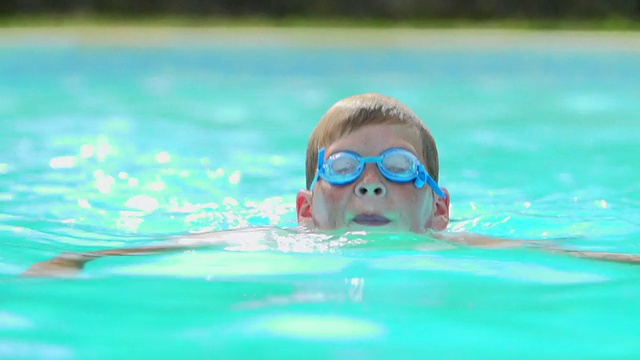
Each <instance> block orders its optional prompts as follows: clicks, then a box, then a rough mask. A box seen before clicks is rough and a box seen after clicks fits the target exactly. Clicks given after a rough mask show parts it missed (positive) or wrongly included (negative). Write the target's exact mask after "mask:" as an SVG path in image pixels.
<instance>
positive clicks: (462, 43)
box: [0, 26, 640, 52]
mask: <svg viewBox="0 0 640 360" xmlns="http://www.w3.org/2000/svg"><path fill="white" fill-rule="evenodd" d="M182 45H189V46H215V45H225V46H238V47H242V46H246V47H264V46H270V45H276V46H277V45H286V46H297V47H314V48H317V47H352V48H372V47H389V48H402V49H410V48H416V49H430V48H464V49H474V48H478V49H485V50H486V49H487V48H505V47H507V48H528V49H530V48H534V49H535V48H539V49H557V50H589V51H594V50H595V51H603V52H606V51H613V50H615V51H632V52H640V32H613V31H610V32H609V31H607V32H594V31H532V30H488V29H437V30H431V29H406V28H397V29H361V28H355V29H354V28H295V27H294V28H276V27H264V28H261V27H243V28H236V27H232V28H223V27H215V28H188V27H169V26H166V27H136V26H112V27H108V26H86V27H33V28H29V27H13V28H12V27H6V28H0V47H15V46H132V47H147V46H152V47H155V46H159V47H163V46H182Z"/></svg>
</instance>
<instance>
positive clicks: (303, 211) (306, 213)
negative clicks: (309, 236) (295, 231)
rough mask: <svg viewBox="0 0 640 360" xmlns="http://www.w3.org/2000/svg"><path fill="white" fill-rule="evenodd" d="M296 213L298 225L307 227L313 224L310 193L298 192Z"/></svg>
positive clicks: (305, 191)
mask: <svg viewBox="0 0 640 360" xmlns="http://www.w3.org/2000/svg"><path fill="white" fill-rule="evenodd" d="M296 212H297V213H298V224H299V225H309V224H311V223H312V222H313V218H312V217H311V191H309V190H300V191H298V196H296Z"/></svg>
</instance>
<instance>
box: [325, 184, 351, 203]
mask: <svg viewBox="0 0 640 360" xmlns="http://www.w3.org/2000/svg"><path fill="white" fill-rule="evenodd" d="M351 188H352V187H351V186H326V187H323V188H322V192H321V193H320V194H319V195H320V197H321V198H322V200H323V202H324V203H325V204H326V205H327V206H329V207H331V206H336V205H341V204H343V203H346V202H347V201H348V198H349V197H348V195H349V193H350V192H351V191H353V190H351Z"/></svg>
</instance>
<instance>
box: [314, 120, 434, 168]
mask: <svg viewBox="0 0 640 360" xmlns="http://www.w3.org/2000/svg"><path fill="white" fill-rule="evenodd" d="M392 147H400V148H404V149H407V150H409V151H411V152H413V153H414V154H415V155H417V156H418V157H419V158H421V159H422V156H421V153H422V143H421V139H420V135H419V134H418V131H417V130H416V129H414V128H413V127H411V126H409V125H406V124H376V125H366V126H363V127H361V128H359V129H356V130H354V131H352V132H350V133H347V134H345V135H343V136H341V137H340V138H338V139H337V140H336V141H334V142H333V143H331V144H329V145H328V146H326V149H327V155H330V154H332V153H334V152H336V151H344V150H350V151H355V152H356V153H358V154H360V155H363V156H377V155H379V154H380V153H382V152H383V151H385V150H387V149H389V148H392ZM422 160H424V159H422Z"/></svg>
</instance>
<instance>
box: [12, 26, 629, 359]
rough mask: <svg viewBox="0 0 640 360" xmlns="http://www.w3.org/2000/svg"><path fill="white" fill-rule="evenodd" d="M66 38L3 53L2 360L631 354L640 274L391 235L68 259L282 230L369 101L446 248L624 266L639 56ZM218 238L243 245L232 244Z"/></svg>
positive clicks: (283, 234)
mask: <svg viewBox="0 0 640 360" xmlns="http://www.w3.org/2000/svg"><path fill="white" fill-rule="evenodd" d="M188 40H189V39H175V40H174V41H171V42H167V43H164V44H156V43H154V44H152V45H151V46H133V45H131V44H123V45H118V44H102V45H100V44H97V45H90V46H87V45H86V44H79V43H75V42H74V41H69V40H68V39H67V38H63V39H56V38H53V39H50V38H45V39H44V40H42V41H30V42H26V43H20V42H18V41H6V38H5V40H4V42H3V43H2V46H1V47H0V125H1V130H0V358H12V359H39V358H43V359H93V358H95V359H102V358H114V359H115V358H220V359H253V358H265V359H281V358H301V357H304V358H309V359H316V358H317V359H388V358H405V359H424V358H428V357H436V358H452V359H467V358H515V357H518V358H604V357H615V358H636V357H638V356H640V334H638V318H640V302H639V300H640V287H638V285H637V284H638V281H639V280H640V266H634V265H625V264H615V263H607V262H599V261H591V260H584V259H576V258H571V257H568V256H563V255H555V254H548V253H542V252H537V251H535V250H531V249H503V250H480V249H469V248H464V247H459V246H452V245H448V244H444V243H439V242H436V241H434V240H432V239H428V238H421V237H418V236H411V235H400V236H388V235H387V236H384V235H379V234H378V235H376V234H357V233H356V234H346V235H344V236H333V237H328V236H327V237H323V236H313V235H304V236H303V235H293V234H291V233H289V232H287V231H285V230H277V229H274V230H273V231H272V232H270V233H269V234H268V236H267V237H265V238H264V239H262V240H260V242H261V244H263V247H262V248H261V249H259V250H256V249H243V248H235V249H232V248H224V247H212V248H205V249H201V250H197V251H191V252H185V253H178V254H170V255H154V256H132V257H119V258H108V259H101V260H98V261H96V262H94V263H91V264H89V265H88V266H87V269H86V271H85V272H84V274H83V275H82V276H81V277H80V278H77V279H25V278H21V277H19V276H18V275H19V274H20V273H21V272H22V271H24V270H25V269H26V268H27V267H28V266H29V265H30V264H32V263H34V262H37V261H42V260H45V259H48V258H51V257H54V256H55V255H56V254H58V253H60V252H63V251H90V250H98V249H110V248H118V247H133V246H140V245H150V244H158V243H161V242H162V241H163V240H164V239H167V238H169V237H171V236H174V235H181V234H186V233H189V232H200V231H206V230H222V229H232V228H241V227H247V226H265V225H275V226H277V227H283V228H287V227H292V226H295V211H294V210H295V209H294V205H293V204H294V196H295V193H296V192H297V190H298V189H300V188H301V187H302V186H304V150H305V146H306V141H307V138H308V136H309V134H310V132H311V130H312V129H313V127H314V126H315V123H316V121H317V120H318V119H319V118H320V116H321V115H322V114H323V112H324V111H325V110H326V109H327V108H328V107H329V106H331V105H332V104H333V103H334V102H335V101H337V100H338V99H340V98H342V97H345V96H349V95H353V94H356V93H361V92H370V91H377V92H382V93H385V94H388V95H391V96H394V97H397V98H399V99H400V100H402V101H403V102H405V103H407V104H408V105H409V106H410V107H412V108H413V109H414V110H415V111H416V112H417V113H418V114H419V115H420V116H421V117H422V118H423V119H424V120H425V121H426V123H427V124H428V125H429V126H430V128H431V129H432V131H433V132H434V134H435V136H436V139H437V141H438V144H439V149H440V154H441V181H440V183H441V184H442V185H444V186H446V187H447V188H448V189H449V191H450V192H451V194H452V219H453V221H452V223H451V225H450V231H470V232H476V233H482V234H487V235H493V236H503V237H509V238H512V239H517V240H521V239H532V240H540V241H547V242H551V243H555V244H557V245H558V246H562V247H565V248H569V249H580V250H592V251H610V252H627V253H636V254H637V253H640V245H639V244H640V220H638V219H639V215H640V210H639V205H640V170H638V154H640V135H639V131H640V85H639V84H640V71H639V70H638V69H640V49H637V48H633V47H631V48H624V49H614V50H611V49H605V50H602V49H600V48H597V47H594V48H588V47H587V48H571V47H568V48H557V47H555V48H553V49H549V50H546V49H545V47H544V46H531V47H527V46H526V44H524V45H523V46H519V47H515V48H513V47H509V46H504V47H500V46H498V47H496V46H493V47H489V48H487V49H484V50H483V49H481V48H477V47H474V48H473V49H467V48H464V47H460V46H450V47H447V46H440V47H433V48H429V47H426V48H424V47H423V48H419V49H411V47H410V46H406V44H404V45H403V46H394V45H391V44H386V45H385V46H373V45H371V46H369V45H366V44H365V45H361V46H358V47H355V48H349V47H345V46H335V47H332V46H328V45H326V44H324V45H318V44H306V45H300V44H299V43H288V42H286V41H264V42H261V43H260V44H259V45H257V46H247V45H246V44H242V43H239V44H233V43H228V44H222V43H220V42H213V43H211V44H208V43H207V42H206V41H204V42H203V41H198V42H197V43H191V42H189V41H188ZM238 236H251V234H242V235H238Z"/></svg>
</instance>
